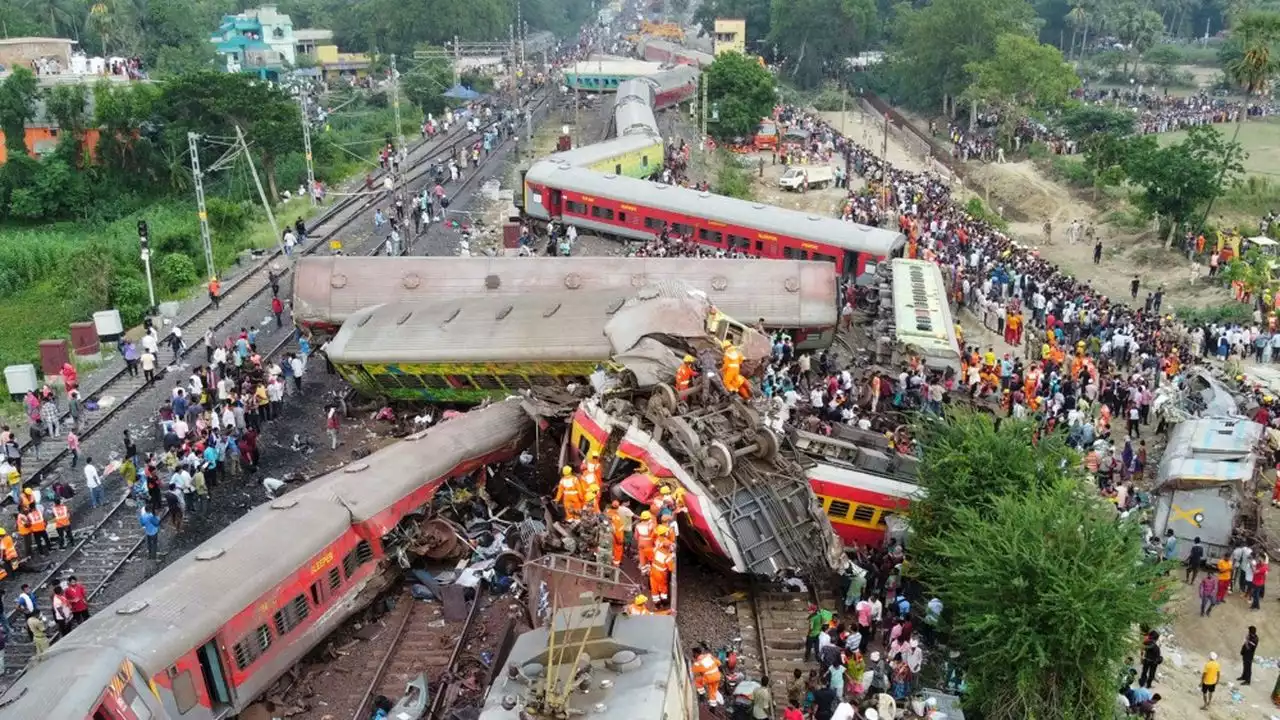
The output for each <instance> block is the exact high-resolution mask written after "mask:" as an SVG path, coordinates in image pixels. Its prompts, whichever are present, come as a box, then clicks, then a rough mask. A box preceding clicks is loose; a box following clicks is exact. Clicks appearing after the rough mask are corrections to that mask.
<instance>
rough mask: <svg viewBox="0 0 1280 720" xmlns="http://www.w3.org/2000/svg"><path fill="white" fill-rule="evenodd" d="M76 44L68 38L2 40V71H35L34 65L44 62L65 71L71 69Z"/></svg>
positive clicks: (0, 47)
mask: <svg viewBox="0 0 1280 720" xmlns="http://www.w3.org/2000/svg"><path fill="white" fill-rule="evenodd" d="M75 44H76V41H75V40H68V39H66V38H51V37H20V38H4V39H3V40H0V70H2V71H5V72H8V71H10V70H12V69H13V68H15V67H25V68H27V69H28V70H32V71H34V70H35V67H33V65H34V64H35V63H37V62H43V61H53V62H55V63H56V64H57V65H58V66H59V67H61V68H63V69H64V70H65V69H66V68H70V67H71V46H72V45H75Z"/></svg>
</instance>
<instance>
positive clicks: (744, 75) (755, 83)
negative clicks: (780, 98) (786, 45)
mask: <svg viewBox="0 0 1280 720" xmlns="http://www.w3.org/2000/svg"><path fill="white" fill-rule="evenodd" d="M702 78H703V80H702V81H703V82H705V83H706V84H707V102H709V103H711V107H712V108H714V109H715V113H716V115H718V118H717V119H716V121H715V122H709V123H708V126H707V131H708V132H709V133H710V134H711V135H713V136H714V137H716V138H719V139H722V140H732V139H733V138H735V137H742V136H745V135H750V134H751V133H753V132H754V131H755V128H756V125H758V124H759V123H760V118H763V117H767V116H768V115H769V113H770V112H771V111H772V110H773V105H774V103H776V102H777V95H776V94H775V93H774V89H773V75H771V74H770V73H769V71H768V70H766V69H765V68H762V67H760V64H759V63H757V62H756V61H754V60H752V59H750V58H748V57H746V56H744V55H742V54H741V53H736V52H727V53H723V54H721V55H720V56H719V57H717V58H716V61H715V62H713V63H711V65H709V66H708V67H707V69H706V72H704V73H703V75H702ZM711 112H712V111H711V109H708V117H709V118H710V115H711Z"/></svg>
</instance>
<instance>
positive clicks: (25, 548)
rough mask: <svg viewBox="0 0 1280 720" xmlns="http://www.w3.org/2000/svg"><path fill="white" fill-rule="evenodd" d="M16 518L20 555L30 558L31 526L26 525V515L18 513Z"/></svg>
mask: <svg viewBox="0 0 1280 720" xmlns="http://www.w3.org/2000/svg"><path fill="white" fill-rule="evenodd" d="M16 516H17V520H16V522H17V526H18V537H20V538H22V554H23V555H26V556H27V557H31V526H30V525H29V524H27V514H26V513H25V512H22V511H19V512H17V513H16Z"/></svg>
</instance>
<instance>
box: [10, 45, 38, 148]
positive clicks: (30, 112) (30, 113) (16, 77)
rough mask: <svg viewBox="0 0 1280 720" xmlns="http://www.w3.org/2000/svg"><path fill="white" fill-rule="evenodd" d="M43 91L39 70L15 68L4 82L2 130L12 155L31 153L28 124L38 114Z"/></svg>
mask: <svg viewBox="0 0 1280 720" xmlns="http://www.w3.org/2000/svg"><path fill="white" fill-rule="evenodd" d="M39 93H40V86H39V84H38V83H37V81H36V76H35V73H33V72H31V71H30V70H28V69H27V68H25V67H15V68H14V69H13V72H11V73H10V74H9V77H7V78H5V79H4V82H0V129H2V130H4V147H5V150H7V151H8V155H9V157H11V158H12V157H13V156H15V155H25V154H26V153H27V140H26V125H27V122H29V121H30V120H31V118H32V117H34V116H35V102H36V97H38V96H39Z"/></svg>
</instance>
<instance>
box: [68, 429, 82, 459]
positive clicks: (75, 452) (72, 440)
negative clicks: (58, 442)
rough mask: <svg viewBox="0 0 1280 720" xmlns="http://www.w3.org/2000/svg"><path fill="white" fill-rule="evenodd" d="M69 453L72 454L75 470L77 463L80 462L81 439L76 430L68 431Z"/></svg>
mask: <svg viewBox="0 0 1280 720" xmlns="http://www.w3.org/2000/svg"><path fill="white" fill-rule="evenodd" d="M67 452H69V453H71V467H72V469H75V466H76V463H78V462H80V438H79V437H78V436H77V435H76V433H75V431H74V430H69V431H67Z"/></svg>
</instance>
